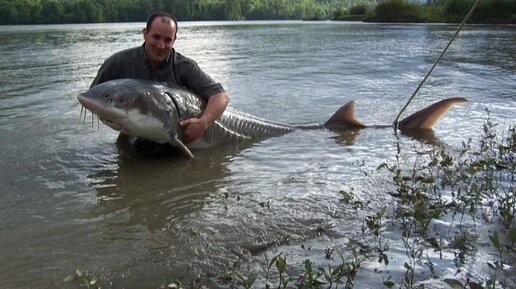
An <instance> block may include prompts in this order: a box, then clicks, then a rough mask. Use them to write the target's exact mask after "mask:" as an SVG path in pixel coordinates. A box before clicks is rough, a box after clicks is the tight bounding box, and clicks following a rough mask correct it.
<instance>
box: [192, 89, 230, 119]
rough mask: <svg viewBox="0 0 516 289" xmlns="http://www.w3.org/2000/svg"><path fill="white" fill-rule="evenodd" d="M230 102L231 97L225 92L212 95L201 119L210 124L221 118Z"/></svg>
mask: <svg viewBox="0 0 516 289" xmlns="http://www.w3.org/2000/svg"><path fill="white" fill-rule="evenodd" d="M228 103H229V97H228V95H227V94H226V93H225V92H220V93H217V94H214V95H212V96H210V98H209V99H208V103H207V104H206V108H205V109H204V111H203V113H202V115H201V116H200V117H199V119H200V120H201V121H203V122H205V123H206V124H207V126H210V125H211V124H212V123H213V122H214V121H215V120H217V119H218V118H220V117H221V116H222V114H223V113H224V110H226V107H227V106H228Z"/></svg>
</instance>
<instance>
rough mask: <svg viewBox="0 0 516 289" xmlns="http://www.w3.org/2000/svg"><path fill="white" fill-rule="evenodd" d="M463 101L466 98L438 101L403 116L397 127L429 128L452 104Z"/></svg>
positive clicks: (406, 128)
mask: <svg viewBox="0 0 516 289" xmlns="http://www.w3.org/2000/svg"><path fill="white" fill-rule="evenodd" d="M464 102H467V99H465V98H463V97H452V98H447V99H444V100H441V101H438V102H436V103H434V104H432V105H430V106H427V107H425V108H423V109H421V110H419V111H417V112H415V113H413V114H411V115H409V116H408V117H406V118H404V119H403V120H401V121H400V122H399V124H398V127H399V129H400V130H410V129H431V128H432V127H433V126H434V124H436V123H437V122H438V121H439V119H441V117H443V116H444V114H446V112H448V110H450V108H451V107H452V106H454V105H457V104H462V103H464Z"/></svg>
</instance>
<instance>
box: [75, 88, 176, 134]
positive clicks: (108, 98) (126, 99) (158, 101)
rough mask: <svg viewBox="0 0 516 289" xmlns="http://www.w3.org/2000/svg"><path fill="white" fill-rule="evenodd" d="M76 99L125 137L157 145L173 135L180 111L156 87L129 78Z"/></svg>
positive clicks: (88, 92) (92, 89)
mask: <svg viewBox="0 0 516 289" xmlns="http://www.w3.org/2000/svg"><path fill="white" fill-rule="evenodd" d="M77 99H78V100H79V103H80V104H81V105H82V106H84V107H85V108H86V109H88V110H89V111H91V112H92V113H93V114H95V115H96V116H97V117H98V118H99V119H100V120H101V121H102V122H103V123H105V124H106V125H108V126H109V127H111V128H112V129H114V130H117V131H120V132H123V133H125V134H128V135H131V136H136V137H145V138H147V139H149V140H153V141H156V142H158V143H163V142H167V141H169V139H168V138H169V137H168V136H169V135H171V134H174V133H173V132H172V133H171V132H170V131H168V130H169V129H170V128H171V124H172V123H174V116H173V115H172V114H171V112H174V111H177V109H176V108H175V107H174V103H173V101H171V100H170V99H169V98H168V96H167V95H164V94H163V91H162V89H160V87H159V86H157V85H152V84H150V83H146V82H140V81H134V80H129V79H120V80H111V81H107V82H103V83H100V84H98V85H96V86H94V87H92V88H90V89H89V90H87V91H86V92H83V93H81V94H79V95H78V96H77ZM176 115H177V113H176ZM175 122H176V123H179V120H176V121H175ZM178 125H179V124H178ZM173 129H174V130H176V128H173Z"/></svg>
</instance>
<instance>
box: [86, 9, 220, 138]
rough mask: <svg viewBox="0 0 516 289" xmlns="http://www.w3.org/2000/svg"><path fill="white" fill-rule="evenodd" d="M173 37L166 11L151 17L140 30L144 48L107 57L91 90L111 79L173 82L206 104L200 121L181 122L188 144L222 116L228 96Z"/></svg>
mask: <svg viewBox="0 0 516 289" xmlns="http://www.w3.org/2000/svg"><path fill="white" fill-rule="evenodd" d="M176 37H177V21H176V19H175V18H174V17H173V16H171V15H170V14H168V13H166V12H156V13H153V14H151V15H150V16H149V18H148V19H147V24H146V27H145V28H144V29H143V39H144V40H145V42H144V43H143V45H142V46H139V47H135V48H131V49H127V50H123V51H121V52H118V53H116V54H114V55H112V56H111V57H109V58H108V59H107V60H106V61H105V62H104V64H103V65H102V66H101V67H100V69H99V71H98V74H97V76H96V77H95V79H94V80H93V83H92V84H91V86H90V87H93V86H95V85H97V84H99V83H102V82H105V81H108V80H113V79H120V78H138V79H148V80H154V81H161V82H172V83H175V84H177V85H180V86H184V87H186V88H187V89H189V90H191V91H192V92H195V93H197V94H198V95H199V96H201V97H202V98H204V99H205V100H206V101H207V105H206V108H205V109H204V111H203V113H202V114H201V116H200V117H199V118H190V119H186V120H183V121H181V127H182V129H183V141H184V142H185V143H189V142H192V141H194V140H196V139H198V138H200V137H201V136H202V135H203V134H204V132H205V131H206V129H207V128H208V127H209V126H210V125H211V124H212V123H213V122H214V121H215V120H217V119H218V118H219V117H220V116H221V115H222V113H223V112H224V110H225V109H226V107H227V105H228V101H229V97H228V95H227V94H226V92H225V91H224V88H223V87H222V86H221V85H220V83H217V82H215V81H214V80H213V79H211V77H210V76H209V75H207V74H206V73H205V72H203V71H202V70H201V69H200V68H199V66H198V65H197V63H196V62H195V61H193V60H191V59H189V58H187V57H185V56H183V55H181V54H179V53H177V52H176V51H175V50H174V48H173V46H174V42H175V41H176Z"/></svg>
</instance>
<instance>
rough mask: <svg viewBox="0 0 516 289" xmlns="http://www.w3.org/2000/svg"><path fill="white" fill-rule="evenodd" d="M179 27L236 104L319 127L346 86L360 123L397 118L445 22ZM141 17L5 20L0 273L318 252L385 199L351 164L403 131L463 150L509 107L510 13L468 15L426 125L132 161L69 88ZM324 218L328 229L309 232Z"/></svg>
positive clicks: (406, 138) (122, 279) (442, 36)
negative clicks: (433, 117)
mask: <svg viewBox="0 0 516 289" xmlns="http://www.w3.org/2000/svg"><path fill="white" fill-rule="evenodd" d="M180 25H181V27H182V28H181V29H180V31H179V39H178V41H177V42H176V48H177V50H178V51H179V52H181V53H183V54H185V55H187V56H189V57H192V58H194V59H195V60H196V61H197V62H198V63H199V65H200V66H201V67H203V68H204V69H205V70H206V71H207V72H208V73H209V74H210V75H212V76H213V77H214V78H215V79H217V80H220V81H221V82H222V83H223V85H224V87H225V88H226V89H227V90H228V91H229V94H230V95H231V103H232V105H233V106H234V107H236V108H238V109H241V110H243V111H245V112H248V113H252V114H254V115H258V116H260V117H264V118H268V119H271V120H275V121H280V122H286V123H295V124H304V123H323V122H325V121H326V120H327V119H328V118H329V117H330V116H331V115H332V114H333V113H334V111H335V110H336V109H337V108H338V107H340V106H341V105H342V104H344V103H346V102H347V101H349V100H353V99H354V100H356V102H357V108H356V109H357V116H358V119H360V121H362V122H363V123H365V124H368V125H383V124H390V123H392V121H393V119H394V117H395V116H396V114H397V113H398V111H399V109H400V108H401V105H402V103H404V101H403V100H404V99H405V98H406V97H407V96H408V95H411V94H412V92H413V90H414V88H415V87H416V85H417V84H418V83H419V81H420V80H421V78H422V76H423V75H424V74H425V73H426V72H427V70H428V68H429V67H430V65H431V64H432V63H433V62H434V60H435V57H436V55H438V53H439V52H440V50H441V49H442V48H443V47H444V45H445V43H446V42H447V40H448V39H449V37H450V35H451V34H452V33H453V31H454V30H455V27H454V26H448V25H377V24H361V23H353V24H350V23H333V22H318V23H310V22H273V23H262V22H258V23H255V22H227V23H180ZM142 27H143V23H128V24H108V25H55V26H54V25H52V26H2V27H0V132H1V133H2V138H0V144H1V147H2V155H1V158H2V162H1V166H0V170H1V172H2V174H1V175H0V182H1V183H2V190H1V193H0V218H1V219H2V222H1V223H0V287H2V288H35V287H38V288H55V287H61V283H60V281H61V280H62V279H63V277H64V276H66V275H68V274H69V273H71V272H73V270H74V269H75V268H76V267H77V266H80V267H82V268H84V269H88V270H91V271H95V272H99V273H100V274H101V275H102V276H103V277H105V278H106V279H108V280H112V282H113V288H122V287H131V288H143V287H144V286H151V287H152V286H156V284H158V283H160V282H161V281H162V280H164V279H166V280H170V279H172V278H181V279H183V280H186V281H190V282H191V281H193V280H205V279H206V278H209V277H214V279H216V278H217V277H220V276H222V274H223V272H224V271H225V269H226V268H227V267H228V266H230V265H231V264H233V263H236V264H240V265H242V266H244V264H243V263H245V261H246V260H249V258H250V257H249V256H250V255H252V254H255V255H257V257H258V258H259V257H260V255H261V253H262V252H264V251H269V250H270V248H271V247H274V246H276V245H286V244H291V246H292V247H290V248H289V247H288V246H285V247H280V248H282V250H283V249H284V250H286V253H288V254H291V256H293V255H296V254H297V253H296V252H297V250H299V248H300V243H303V244H310V247H311V248H313V250H314V251H313V252H316V251H317V252H318V251H324V249H325V248H324V247H325V246H326V245H327V244H329V243H330V242H331V241H332V240H334V239H335V238H349V239H351V238H354V237H356V235H357V234H359V232H356V228H357V227H359V226H360V224H361V223H362V222H363V218H364V216H365V215H367V214H368V213H370V212H371V211H374V210H375V209H377V208H378V207H379V206H383V205H385V204H389V202H390V201H392V200H391V199H390V197H389V196H386V195H385V194H384V193H383V192H382V190H381V189H379V188H382V187H383V183H382V176H378V177H377V179H374V178H373V179H371V178H364V171H374V170H375V168H376V167H377V166H378V165H379V164H381V163H383V162H386V161H389V160H393V159H394V155H395V153H396V148H397V145H398V144H399V143H401V145H402V147H403V148H407V149H409V150H410V149H413V148H423V149H425V148H427V147H428V144H439V145H440V144H445V145H447V146H449V147H452V148H457V147H459V148H460V146H461V143H462V141H464V140H467V139H468V138H473V139H475V138H476V137H477V136H478V135H479V134H480V133H481V131H482V124H483V122H484V120H485V118H486V112H485V109H486V108H487V109H489V110H490V111H491V115H492V118H493V121H495V122H498V123H500V124H502V126H507V125H509V124H513V123H514V120H515V117H514V116H515V115H516V98H515V95H516V87H515V86H514V83H515V81H516V78H515V74H514V70H515V67H516V59H515V58H514V55H516V50H515V49H516V43H515V41H516V40H515V39H516V38H515V37H514V35H515V33H516V32H515V30H514V27H498V26H497V27H491V26H472V27H467V28H466V29H464V31H463V33H461V37H460V38H459V39H457V40H456V42H454V44H453V45H452V47H451V49H450V51H449V52H448V53H447V55H446V57H445V58H444V59H443V61H442V63H441V64H439V66H438V67H437V68H436V70H435V71H434V74H433V75H432V77H431V78H430V79H429V80H428V82H427V84H425V86H423V88H422V90H421V91H420V93H419V95H418V96H417V97H416V99H415V100H414V103H413V105H412V106H410V107H409V109H408V111H407V113H410V111H411V110H412V111H414V110H415V108H421V107H425V106H427V105H428V104H430V103H433V102H435V101H436V100H440V99H443V98H447V97H454V96H462V97H466V98H467V99H468V100H469V103H468V104H467V105H465V106H463V107H457V108H454V109H453V110H452V111H451V112H450V113H449V114H448V115H447V116H446V117H445V118H444V119H443V120H442V121H441V122H440V123H439V124H438V125H437V126H436V128H435V131H434V132H429V133H428V135H426V134H425V135H413V134H411V133H409V134H407V135H402V136H399V137H398V136H396V135H395V134H394V132H393V130H392V128H368V129H363V130H357V131H353V130H344V131H329V130H324V129H320V130H307V131H296V132H294V133H292V134H289V135H285V136H282V137H278V138H272V139H268V140H264V141H261V142H256V143H249V144H246V145H242V146H238V147H231V146H228V147H219V148H213V149H209V150H203V151H198V152H195V155H196V159H195V160H189V159H187V158H185V157H183V156H181V155H179V156H174V154H173V153H172V154H171V155H167V156H165V157H154V158H149V157H141V156H137V155H134V154H133V153H132V152H131V151H128V150H127V149H125V148H123V146H120V144H118V146H117V133H116V132H114V131H112V130H111V129H109V128H108V127H106V126H104V125H100V127H97V126H96V125H94V126H93V128H92V126H91V123H89V122H88V121H86V124H82V123H81V121H80V120H79V114H80V112H79V111H80V107H79V106H78V105H77V101H76V95H77V94H78V93H79V92H80V91H83V90H85V89H86V88H87V87H88V86H89V84H90V83H91V81H92V79H93V77H94V76H95V74H96V71H97V69H98V67H99V66H100V64H101V63H102V61H103V60H104V59H105V58H106V57H108V56H109V55H111V54H112V53H113V52H114V51H118V50H122V49H125V48H128V47H132V46H136V45H140V44H141V43H142V37H141V28H142ZM27 43H30V44H31V45H28V44H27ZM349 187H353V188H354V190H355V192H356V195H357V197H359V198H361V199H362V200H368V206H367V207H365V208H364V209H363V211H362V214H356V212H350V211H349V210H346V207H345V206H344V205H343V204H342V203H341V202H339V201H338V200H339V193H338V192H339V191H340V190H342V189H345V188H349ZM327 224H332V225H333V227H332V229H331V230H326V231H324V230H321V228H325V226H326V225H327ZM307 246H308V245H307ZM393 246H394V245H393ZM296 248H297V249H296ZM396 249H399V248H398V247H396V248H393V252H395V251H396ZM307 254H310V252H309V250H304V249H303V251H301V253H300V254H299V256H301V257H300V258H306V257H307ZM27 276H29V277H27ZM140 285H141V286H140ZM376 285H377V284H376V283H375V284H372V285H371V286H372V287H374V286H376Z"/></svg>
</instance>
